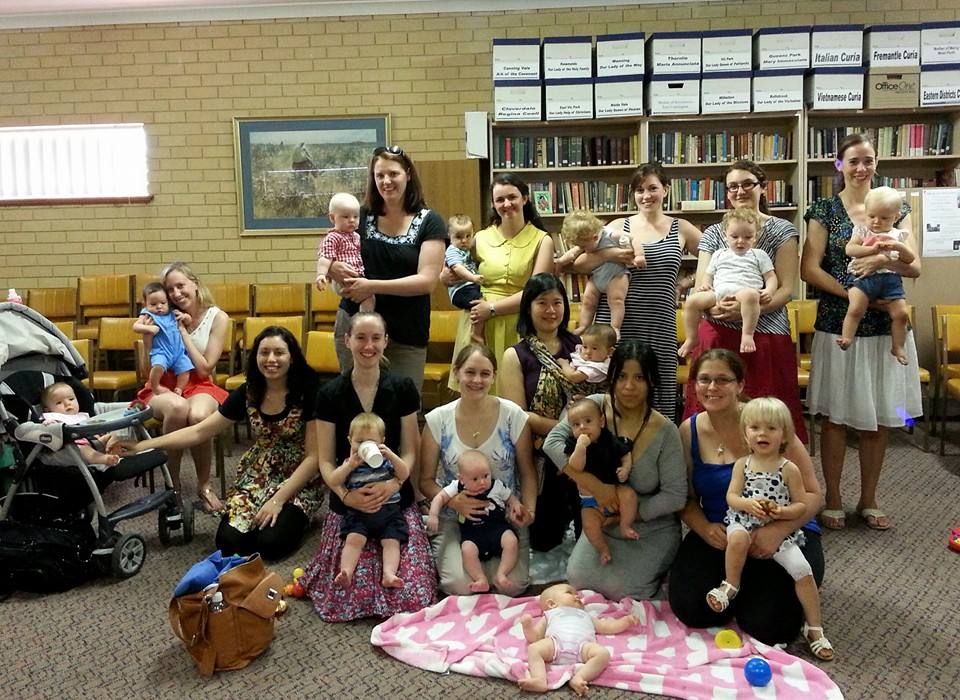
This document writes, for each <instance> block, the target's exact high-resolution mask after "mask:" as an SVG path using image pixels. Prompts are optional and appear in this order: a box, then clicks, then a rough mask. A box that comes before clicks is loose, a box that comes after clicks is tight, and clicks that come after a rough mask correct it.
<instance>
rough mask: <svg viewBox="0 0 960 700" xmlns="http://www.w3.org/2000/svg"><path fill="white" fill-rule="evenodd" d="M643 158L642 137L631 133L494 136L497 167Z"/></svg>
mask: <svg viewBox="0 0 960 700" xmlns="http://www.w3.org/2000/svg"><path fill="white" fill-rule="evenodd" d="M639 162H640V138H639V136H638V135H637V134H632V135H629V136H504V135H497V136H494V138H493V167H494V168H565V167H570V168H580V167H584V166H588V165H630V164H631V163H639Z"/></svg>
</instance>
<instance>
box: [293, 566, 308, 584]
mask: <svg viewBox="0 0 960 700" xmlns="http://www.w3.org/2000/svg"><path fill="white" fill-rule="evenodd" d="M305 573H307V572H306V571H304V570H303V569H302V568H301V567H299V566H298V567H297V568H296V569H294V570H293V580H294V581H296V580H297V579H298V578H300V577H301V576H303V575H304V574H305Z"/></svg>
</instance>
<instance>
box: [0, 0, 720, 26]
mask: <svg viewBox="0 0 960 700" xmlns="http://www.w3.org/2000/svg"><path fill="white" fill-rule="evenodd" d="M662 1H663V0H639V2H617V1H616V0H553V1H552V2H536V1H531V0H527V1H526V2H524V1H523V0H354V1H353V2H342V1H341V0H0V29H22V28H30V27H63V26H84V25H96V24H142V23H149V22H191V21H194V22H196V21H208V20H239V19H269V18H281V17H323V16H340V15H376V14H399V13H403V14H419V13H428V12H482V11H497V10H531V9H537V8H558V7H610V6H616V5H638V4H651V3H655V2H662ZM673 1H674V2H678V1H679V2H694V1H696V0H673ZM701 1H703V0H701ZM706 1H707V2H711V1H717V0H706Z"/></svg>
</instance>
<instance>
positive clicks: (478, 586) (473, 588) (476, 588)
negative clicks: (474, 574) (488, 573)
mask: <svg viewBox="0 0 960 700" xmlns="http://www.w3.org/2000/svg"><path fill="white" fill-rule="evenodd" d="M467 588H469V589H470V592H471V593H486V592H487V591H489V590H490V583H489V582H488V581H487V580H486V579H485V578H482V579H480V580H479V581H471V582H470V585H469V586H467Z"/></svg>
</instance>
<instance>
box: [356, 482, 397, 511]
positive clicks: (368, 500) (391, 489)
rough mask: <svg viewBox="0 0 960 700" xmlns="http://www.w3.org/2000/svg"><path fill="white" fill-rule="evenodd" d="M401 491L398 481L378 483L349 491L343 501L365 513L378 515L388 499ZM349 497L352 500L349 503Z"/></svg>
mask: <svg viewBox="0 0 960 700" xmlns="http://www.w3.org/2000/svg"><path fill="white" fill-rule="evenodd" d="M399 490H400V486H399V484H397V480H396V479H390V480H389V481H377V482H374V483H372V484H367V485H366V486H361V487H360V488H358V489H353V490H352V491H347V493H346V495H345V496H344V499H343V500H344V503H346V504H347V505H348V506H350V507H351V508H354V509H356V510H359V511H362V512H364V513H376V512H377V511H378V510H380V508H381V507H382V506H383V504H384V503H386V502H387V499H388V498H390V496H392V495H393V494H395V493H396V492H397V491H399ZM348 497H349V498H350V502H349V503H347V502H346V499H347V498H348Z"/></svg>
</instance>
